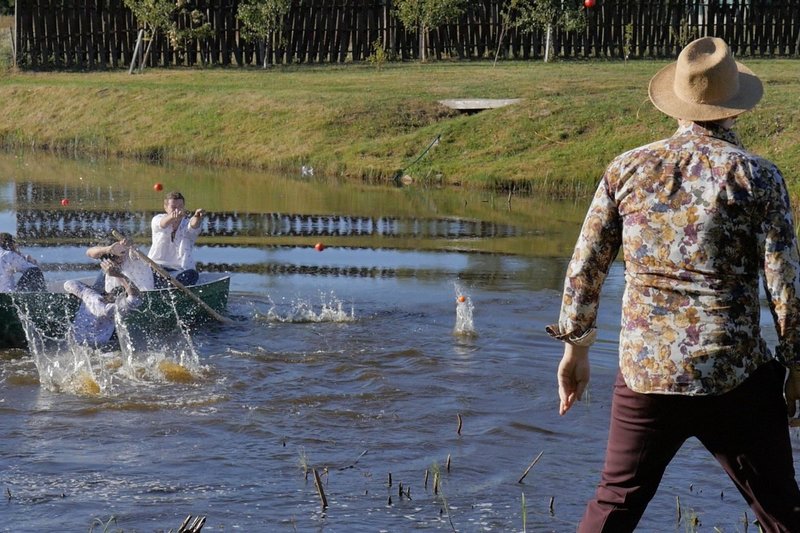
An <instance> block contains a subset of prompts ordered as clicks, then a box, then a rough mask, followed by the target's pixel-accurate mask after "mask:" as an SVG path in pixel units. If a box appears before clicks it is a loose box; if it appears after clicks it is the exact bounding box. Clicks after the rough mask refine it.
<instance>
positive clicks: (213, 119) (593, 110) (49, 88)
mask: <svg viewBox="0 0 800 533" xmlns="http://www.w3.org/2000/svg"><path fill="white" fill-rule="evenodd" d="M661 64H662V62H652V61H639V62H629V63H623V62H618V63H615V62H608V61H603V62H587V63H579V64H576V63H574V62H561V63H549V64H544V63H540V62H525V63H523V62H507V63H501V64H498V65H497V66H496V67H493V66H492V64H491V62H485V63H484V62H481V63H450V62H438V63H431V64H418V63H416V64H406V63H404V64H394V63H391V64H388V65H385V66H383V67H382V68H380V69H377V68H375V67H372V66H367V65H345V66H336V67H330V66H327V67H318V66H292V67H280V68H272V69H267V70H261V69H240V68H236V69H205V70H202V69H166V70H146V71H145V72H144V74H141V75H129V74H128V73H127V72H121V71H106V72H89V73H77V72H7V73H5V74H3V73H0V98H1V99H3V101H4V102H6V104H5V113H4V114H3V115H2V116H0V146H2V147H3V148H4V149H5V150H7V151H15V150H24V151H27V150H31V149H32V150H36V151H39V150H43V151H47V152H51V153H55V154H58V155H60V156H64V155H66V156H69V157H76V156H78V157H104V158H109V159H111V158H121V159H123V160H136V161H147V162H151V163H160V164H168V163H186V164H198V165H205V166H211V167H222V168H226V167H230V168H240V169H246V170H258V171H270V172H276V171H278V172H296V171H299V170H298V169H301V168H303V167H306V168H313V169H314V173H315V174H317V175H321V176H326V177H335V178H339V179H347V180H353V181H360V182H367V183H376V184H380V183H383V184H392V183H394V182H395V179H394V178H395V176H397V177H398V178H401V177H404V176H405V179H404V180H403V181H404V182H406V183H412V184H424V185H434V186H456V187H465V188H475V189H482V190H492V191H496V192H504V193H508V192H511V193H522V194H530V193H540V194H557V195H559V196H564V195H566V196H582V195H585V194H587V193H590V192H591V191H592V190H593V189H594V186H595V183H596V181H597V179H599V177H600V176H601V175H602V172H603V170H604V169H605V166H606V165H607V164H608V162H609V161H610V160H611V159H612V158H613V157H615V156H616V155H618V154H619V153H621V152H623V151H625V150H627V149H630V148H633V147H636V146H639V145H642V144H645V143H648V142H651V141H654V140H657V139H661V138H664V137H666V136H669V135H670V134H671V133H672V131H674V122H673V121H672V120H671V119H668V118H667V117H664V116H663V115H661V114H660V113H659V112H657V111H656V110H655V109H654V108H653V106H652V105H651V104H650V103H649V100H648V99H647V93H646V87H647V82H648V80H649V78H650V77H651V75H652V73H653V72H655V71H656V70H657V69H658V67H659V66H660V65H661ZM748 65H749V66H751V67H752V68H753V70H755V71H756V72H757V73H759V75H760V76H761V77H762V79H763V80H764V82H765V86H766V88H767V92H766V95H765V98H764V102H763V103H762V104H760V105H759V107H758V108H756V110H754V112H751V113H748V114H746V115H744V116H743V117H742V119H740V124H739V127H737V131H738V132H739V133H740V135H741V137H742V139H743V140H744V142H745V145H746V146H748V148H750V149H751V150H752V151H753V152H755V153H758V154H759V155H762V156H764V157H766V158H768V159H771V160H773V161H774V162H775V163H776V164H777V165H778V166H779V168H781V170H782V171H783V173H784V175H785V176H786V178H787V182H788V183H789V187H790V190H791V191H792V193H793V196H795V197H796V196H797V195H798V194H797V193H798V188H799V187H800V186H799V185H798V181H800V180H798V176H800V153H798V151H797V150H796V148H795V147H796V146H797V145H800V111H798V110H797V109H796V105H795V103H796V91H795V90H794V89H793V87H794V85H793V82H792V77H793V75H792V74H791V73H792V72H794V71H795V70H796V67H797V66H798V62H797V61H796V60H782V59H780V60H752V61H749V62H748ZM454 98H494V99H499V98H519V99H520V101H519V102H518V103H516V104H513V105H510V106H507V107H502V108H497V109H488V110H485V111H481V112H476V113H462V112H458V111H456V110H453V109H450V108H448V107H445V106H444V105H442V104H440V103H439V101H440V100H445V99H454ZM437 136H440V139H439V142H437V143H435V145H434V146H432V147H431V148H430V150H429V151H428V152H426V153H423V151H424V150H425V149H426V147H429V145H431V144H432V141H433V140H434V139H436V138H437Z"/></svg>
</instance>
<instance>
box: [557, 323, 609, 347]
mask: <svg viewBox="0 0 800 533" xmlns="http://www.w3.org/2000/svg"><path fill="white" fill-rule="evenodd" d="M544 329H545V331H547V334H548V335H550V336H551V337H553V338H554V339H556V340H559V341H562V342H566V343H567V344H573V345H575V346H591V345H592V344H594V341H595V340H597V328H589V329H588V330H586V331H583V332H581V331H575V330H573V331H567V332H562V331H560V330H559V327H558V324H551V325H549V326H547V327H545V328H544Z"/></svg>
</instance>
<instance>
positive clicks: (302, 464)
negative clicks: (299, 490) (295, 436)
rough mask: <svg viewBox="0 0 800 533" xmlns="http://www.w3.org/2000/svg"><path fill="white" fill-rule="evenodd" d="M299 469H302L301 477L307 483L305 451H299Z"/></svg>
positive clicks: (306, 457) (307, 470)
mask: <svg viewBox="0 0 800 533" xmlns="http://www.w3.org/2000/svg"><path fill="white" fill-rule="evenodd" d="M300 468H302V469H303V476H304V479H305V480H306V481H308V472H309V468H308V456H306V451H305V450H300Z"/></svg>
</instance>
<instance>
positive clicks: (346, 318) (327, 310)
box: [255, 292, 356, 324]
mask: <svg viewBox="0 0 800 533" xmlns="http://www.w3.org/2000/svg"><path fill="white" fill-rule="evenodd" d="M270 303H271V304H272V305H271V307H270V309H269V310H268V311H267V312H266V313H260V312H258V311H257V312H256V314H255V318H256V320H259V321H262V322H282V323H296V324H304V323H311V322H313V323H317V322H336V323H340V322H341V323H344V322H353V321H355V319H356V317H355V310H354V309H353V307H352V306H351V307H350V311H349V312H348V311H347V310H346V309H345V303H344V302H343V301H342V300H340V299H339V298H338V297H337V296H336V295H335V294H334V293H333V292H330V293H329V294H324V293H320V304H319V308H318V309H315V307H314V304H313V303H312V302H311V301H310V300H309V299H303V298H298V299H296V300H292V301H291V302H290V303H289V309H288V310H286V311H282V310H279V309H278V307H279V306H278V305H277V304H275V302H272V301H271V300H270Z"/></svg>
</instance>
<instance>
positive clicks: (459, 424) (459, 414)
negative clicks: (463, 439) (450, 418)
mask: <svg viewBox="0 0 800 533" xmlns="http://www.w3.org/2000/svg"><path fill="white" fill-rule="evenodd" d="M456 418H457V419H458V429H457V430H456V433H457V434H458V435H459V436H461V426H462V425H463V420H461V413H456Z"/></svg>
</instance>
